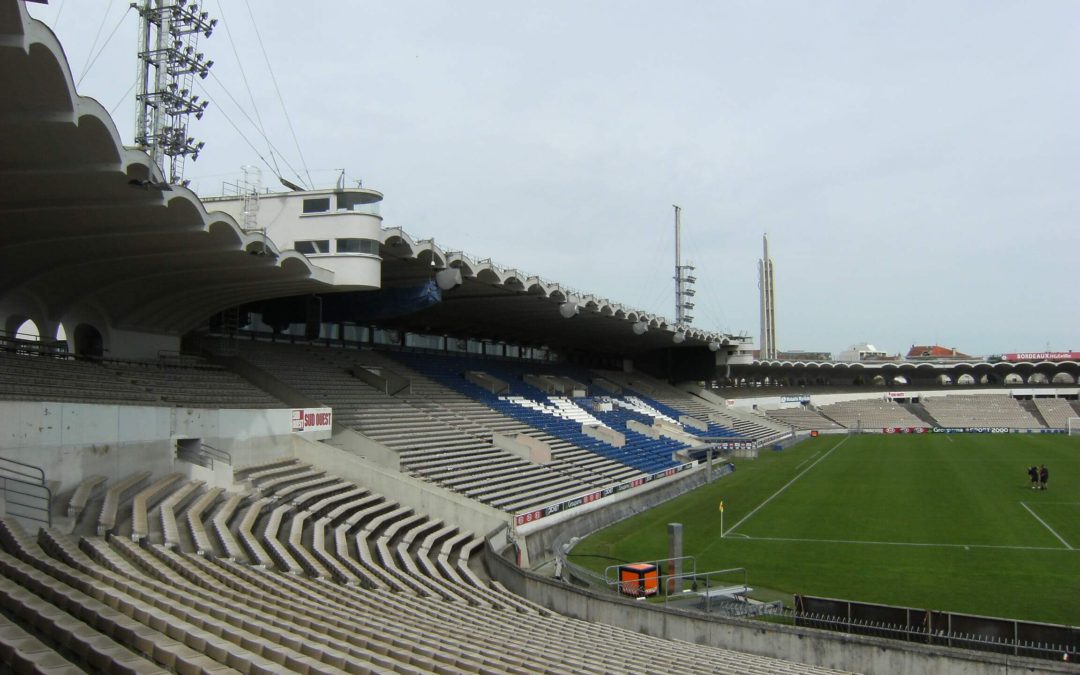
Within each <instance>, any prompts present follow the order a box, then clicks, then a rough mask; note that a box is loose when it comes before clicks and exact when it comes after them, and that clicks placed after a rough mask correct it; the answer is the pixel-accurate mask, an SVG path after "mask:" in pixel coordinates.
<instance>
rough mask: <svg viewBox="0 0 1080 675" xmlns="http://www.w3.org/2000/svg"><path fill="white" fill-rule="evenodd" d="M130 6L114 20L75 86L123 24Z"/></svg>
mask: <svg viewBox="0 0 1080 675" xmlns="http://www.w3.org/2000/svg"><path fill="white" fill-rule="evenodd" d="M131 7H132V6H131V5H128V8H127V9H126V10H124V13H123V14H121V15H120V20H119V21H117V22H116V25H115V26H113V29H112V32H111V33H109V37H107V38H105V42H104V43H102V45H101V49H99V50H98V52H97V54H95V55H94V58H93V59H91V60H90V63H88V64H86V69H85V70H83V74H82V75H80V76H79V81H78V82H76V83H75V86H76V87H78V86H79V85H80V84H82V81H83V78H84V77H86V74H87V73H89V72H90V69H91V68H93V67H94V64H95V63H97V60H98V57H100V56H101V54H102V53H103V52H104V51H105V48H106V47H108V46H109V42H111V41H112V39H113V36H114V35H116V31H118V30H120V26H122V25H123V24H124V19H125V18H127V15H128V12H130V11H131Z"/></svg>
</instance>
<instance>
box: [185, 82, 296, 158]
mask: <svg viewBox="0 0 1080 675" xmlns="http://www.w3.org/2000/svg"><path fill="white" fill-rule="evenodd" d="M195 84H196V85H198V86H199V88H200V89H202V91H203V93H204V94H206V97H207V98H208V99H210V101H211V102H212V103H213V104H214V107H215V108H217V110H218V112H219V113H221V116H222V117H224V118H225V121H226V122H228V123H229V124H230V125H232V128H233V130H235V131H236V133H237V134H239V136H240V138H241V139H242V140H243V141H244V142H245V143H247V144H248V147H249V148H251V150H252V152H254V153H255V155H256V156H257V157H258V158H259V159H260V160H262V163H263V164H265V165H266V168H267V169H270V170H271V171H273V170H274V167H272V166H270V162H268V161H266V158H265V157H263V156H262V153H260V152H259V149H258V148H256V147H255V144H254V143H252V142H251V141H250V140H248V137H247V136H245V135H244V132H243V131H241V130H240V127H239V126H237V124H236V122H234V121H233V120H232V118H231V117H229V114H228V113H227V112H225V109H224V108H223V107H222V106H220V105H218V103H217V101H214V97H213V96H212V95H211V94H210V92H209V91H207V89H206V87H205V86H204V85H203V83H202V82H200V81H198V80H196V81H195ZM241 112H243V111H241ZM275 175H276V174H275ZM279 177H280V176H279Z"/></svg>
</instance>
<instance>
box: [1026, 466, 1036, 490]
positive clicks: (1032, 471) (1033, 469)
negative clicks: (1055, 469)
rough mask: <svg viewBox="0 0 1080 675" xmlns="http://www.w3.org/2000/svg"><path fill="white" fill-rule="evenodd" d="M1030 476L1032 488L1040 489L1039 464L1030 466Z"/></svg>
mask: <svg viewBox="0 0 1080 675" xmlns="http://www.w3.org/2000/svg"><path fill="white" fill-rule="evenodd" d="M1028 476H1029V477H1030V478H1031V489H1032V490H1038V489H1039V467H1037V466H1031V467H1028Z"/></svg>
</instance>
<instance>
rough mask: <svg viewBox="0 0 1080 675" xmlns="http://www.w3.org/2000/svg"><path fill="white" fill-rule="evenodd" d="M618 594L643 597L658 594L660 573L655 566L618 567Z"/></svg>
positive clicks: (645, 564) (644, 564)
mask: <svg viewBox="0 0 1080 675" xmlns="http://www.w3.org/2000/svg"><path fill="white" fill-rule="evenodd" d="M619 592H620V593H622V594H623V595H633V596H637V597H645V596H650V595H656V594H657V593H659V592H660V573H659V571H658V570H657V569H656V565H650V564H648V563H632V564H629V565H620V566H619Z"/></svg>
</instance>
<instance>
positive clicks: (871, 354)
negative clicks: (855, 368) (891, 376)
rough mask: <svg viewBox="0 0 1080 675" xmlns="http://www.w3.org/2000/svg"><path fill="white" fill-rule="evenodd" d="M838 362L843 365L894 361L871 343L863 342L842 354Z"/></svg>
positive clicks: (838, 357)
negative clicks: (860, 362) (857, 362)
mask: <svg viewBox="0 0 1080 675" xmlns="http://www.w3.org/2000/svg"><path fill="white" fill-rule="evenodd" d="M836 360H837V361H841V362H843V363H854V362H856V361H892V360H893V358H892V357H891V356H889V355H888V354H886V353H885V352H883V351H881V350H880V349H878V348H877V347H875V346H874V345H872V344H870V343H869V342H863V343H861V344H857V345H852V346H850V347H848V348H847V349H845V350H844V351H842V352H840V355H839V356H837V357H836Z"/></svg>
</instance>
